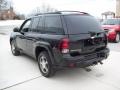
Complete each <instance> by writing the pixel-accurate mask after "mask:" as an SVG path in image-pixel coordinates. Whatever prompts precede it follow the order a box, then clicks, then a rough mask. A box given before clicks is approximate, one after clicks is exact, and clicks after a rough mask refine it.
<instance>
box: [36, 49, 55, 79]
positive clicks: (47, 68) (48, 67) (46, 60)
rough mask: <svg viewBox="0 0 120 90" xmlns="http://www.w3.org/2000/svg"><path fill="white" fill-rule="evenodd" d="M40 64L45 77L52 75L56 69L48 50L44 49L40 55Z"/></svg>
mask: <svg viewBox="0 0 120 90" xmlns="http://www.w3.org/2000/svg"><path fill="white" fill-rule="evenodd" d="M38 66H39V69H40V72H41V74H42V75H43V76H44V77H51V76H53V75H54V73H55V71H54V69H53V68H52V63H51V59H50V57H49V54H48V53H47V52H46V51H42V52H41V53H40V54H39V56H38Z"/></svg>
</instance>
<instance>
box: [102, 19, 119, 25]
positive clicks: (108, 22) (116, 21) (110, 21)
mask: <svg viewBox="0 0 120 90" xmlns="http://www.w3.org/2000/svg"><path fill="white" fill-rule="evenodd" d="M102 24H103V25H119V24H120V20H119V19H107V20H104V21H103V23H102Z"/></svg>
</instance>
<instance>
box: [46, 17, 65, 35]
mask: <svg viewBox="0 0 120 90" xmlns="http://www.w3.org/2000/svg"><path fill="white" fill-rule="evenodd" d="M45 32H46V33H50V34H63V27H62V23H61V18H60V16H45Z"/></svg>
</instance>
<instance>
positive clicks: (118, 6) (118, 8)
mask: <svg viewBox="0 0 120 90" xmlns="http://www.w3.org/2000/svg"><path fill="white" fill-rule="evenodd" d="M116 17H120V0H116Z"/></svg>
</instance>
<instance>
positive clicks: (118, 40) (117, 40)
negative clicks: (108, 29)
mask: <svg viewBox="0 0 120 90" xmlns="http://www.w3.org/2000/svg"><path fill="white" fill-rule="evenodd" d="M115 42H116V43H118V42H120V34H119V33H117V34H116V37H115Z"/></svg>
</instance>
